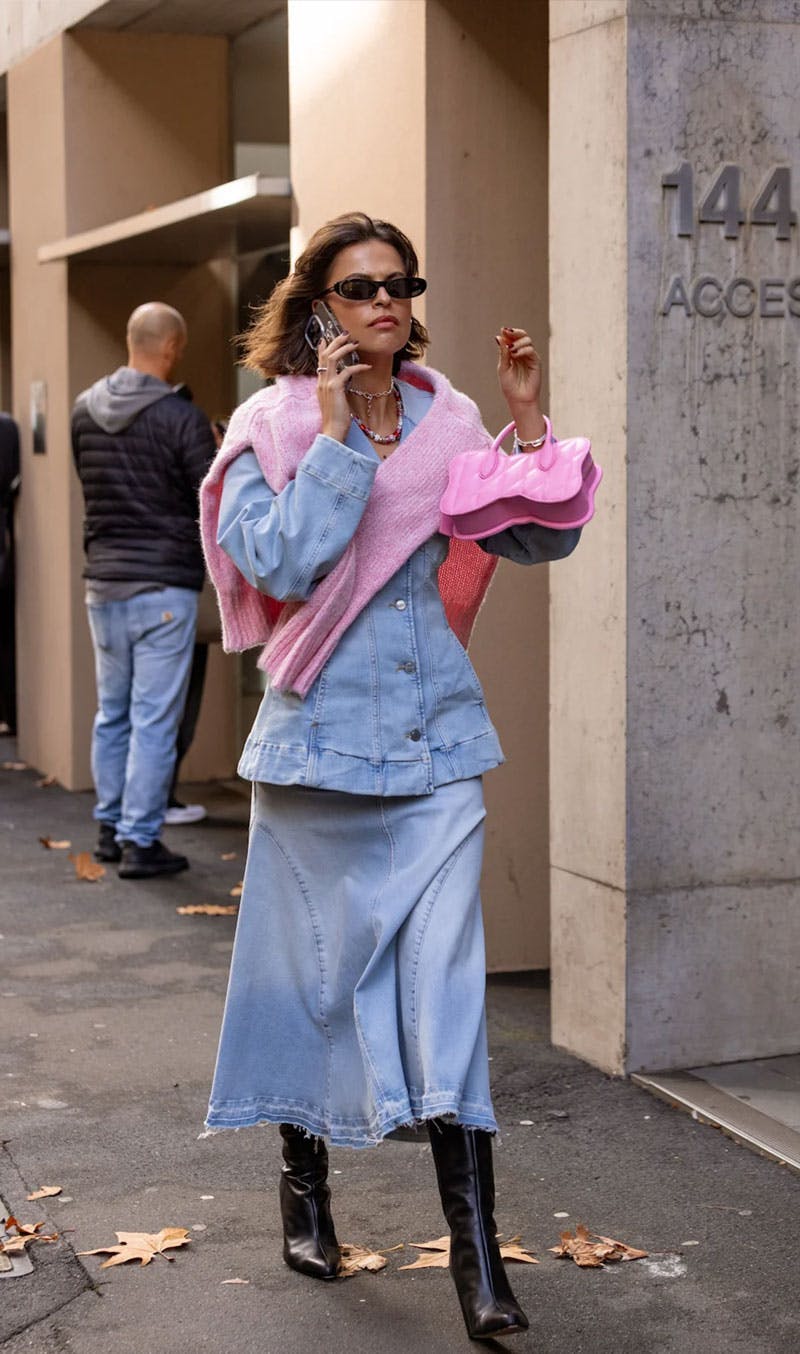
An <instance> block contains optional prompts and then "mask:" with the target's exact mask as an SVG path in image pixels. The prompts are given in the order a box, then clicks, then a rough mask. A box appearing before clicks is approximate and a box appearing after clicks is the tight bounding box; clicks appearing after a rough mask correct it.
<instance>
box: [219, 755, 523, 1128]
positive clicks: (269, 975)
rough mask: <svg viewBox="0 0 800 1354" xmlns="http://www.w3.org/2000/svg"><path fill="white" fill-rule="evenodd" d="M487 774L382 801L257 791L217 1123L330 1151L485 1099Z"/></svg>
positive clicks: (483, 1110)
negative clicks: (312, 1137) (294, 1131)
mask: <svg viewBox="0 0 800 1354" xmlns="http://www.w3.org/2000/svg"><path fill="white" fill-rule="evenodd" d="M483 820H484V806H483V788H482V783H481V780H480V777H474V778H472V779H469V780H463V781H454V782H452V783H450V784H447V785H442V786H439V787H438V788H437V789H436V790H435V791H434V793H433V794H432V795H425V796H414V797H402V798H381V797H377V796H372V795H353V794H346V793H342V792H338V791H331V790H316V789H305V788H303V787H297V786H278V785H267V784H263V783H257V784H255V785H254V786H253V809H252V815H251V823H250V843H249V849H248V856H247V865H246V869H245V876H244V888H243V892H242V897H241V904H240V910H239V917H238V925H237V930H236V940H235V944H234V949H233V957H232V961H231V972H230V980H229V985H228V995H227V1000H226V1004H225V1014H224V1018H223V1024H222V1033H221V1036H220V1045H219V1052H218V1056H217V1065H216V1071H215V1074H214V1084H213V1088H212V1092H211V1103H210V1106H209V1113H208V1120H207V1124H208V1128H209V1130H211V1131H214V1130H218V1129H224V1128H244V1127H247V1126H249V1125H253V1124H259V1123H292V1124H297V1125H299V1126H300V1127H302V1128H304V1129H306V1130H307V1131H308V1132H309V1133H313V1134H316V1135H318V1136H321V1137H326V1138H328V1139H329V1141H330V1142H331V1143H333V1144H335V1145H340V1146H345V1147H368V1146H371V1145H373V1144H375V1143H377V1142H379V1141H380V1140H381V1139H382V1138H383V1137H384V1136H385V1135H386V1134H387V1133H390V1132H391V1131H392V1130H393V1129H396V1128H399V1127H401V1126H404V1125H409V1124H416V1123H419V1122H421V1121H422V1120H425V1119H429V1118H433V1117H437V1116H449V1117H450V1118H451V1119H453V1120H455V1121H456V1122H458V1123H461V1124H464V1125H466V1126H468V1127H473V1128H482V1129H488V1130H490V1131H494V1130H495V1129H496V1128H497V1125H496V1122H495V1118H494V1113H493V1110H492V1104H491V1096H490V1092H489V1075H488V1056H487V1044H486V1019H485V1009H484V998H485V956H484V939H483V920H482V916H481V905H480V894H479V879H480V871H481V861H482V855H483Z"/></svg>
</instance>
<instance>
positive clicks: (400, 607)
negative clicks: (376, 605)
mask: <svg viewBox="0 0 800 1354" xmlns="http://www.w3.org/2000/svg"><path fill="white" fill-rule="evenodd" d="M394 605H395V607H396V608H397V610H398V611H405V609H406V604H405V602H404V601H403V599H402V597H398V599H397V601H396V602H395V604H394Z"/></svg>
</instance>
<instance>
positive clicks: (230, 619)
mask: <svg viewBox="0 0 800 1354" xmlns="http://www.w3.org/2000/svg"><path fill="white" fill-rule="evenodd" d="M400 377H401V379H402V380H404V381H408V382H410V383H412V384H414V385H417V386H420V387H421V388H422V389H427V390H432V391H433V400H432V402H431V405H430V408H429V410H428V412H427V413H426V415H425V418H424V419H423V421H422V422H421V423H420V424H419V426H418V427H417V428H415V429H414V430H413V432H411V433H410V434H409V436H408V437H407V438H406V439H405V441H404V442H403V443H402V445H401V446H400V447H398V449H397V450H396V451H395V452H394V453H393V454H392V455H391V456H390V457H388V458H387V460H385V461H383V462H382V463H381V465H380V466H379V467H378V470H377V473H376V475H375V481H374V483H373V486H372V490H371V493H370V497H369V502H368V503H367V506H366V508H365V510H364V515H363V517H362V518H361V521H360V523H359V525H358V529H357V530H356V532H355V534H354V536H353V538H352V540H351V541H350V543H349V545H348V546H347V548H346V550H345V552H344V554H343V555H342V557H341V559H340V560H339V562H338V564H337V565H336V566H335V568H333V569H332V570H331V572H330V573H329V574H328V575H327V576H326V577H325V578H323V579H322V580H321V581H320V582H319V583H318V584H317V586H316V588H315V589H314V592H313V593H312V595H311V596H310V597H309V598H308V600H307V601H305V602H288V603H285V604H282V603H280V602H277V601H275V599H274V598H272V597H268V596H266V595H265V594H263V593H261V592H258V591H257V590H256V589H255V588H253V587H251V585H250V584H249V583H248V582H247V581H246V580H245V579H244V578H243V576H242V575H241V574H240V572H239V570H238V569H237V568H236V566H235V565H234V564H233V562H232V560H230V559H229V558H228V556H227V555H226V554H225V552H224V551H223V550H222V549H220V547H219V546H218V545H217V523H218V519H219V505H220V498H221V494H222V485H223V480H224V476H225V471H226V470H227V468H228V466H229V465H230V463H231V461H232V460H233V459H234V458H235V457H236V456H238V455H239V454H240V453H241V452H242V451H244V450H245V449H246V448H248V447H252V448H253V450H254V452H255V454H256V456H257V458H258V462H259V465H260V466H261V469H262V471H263V473H264V478H265V479H266V481H267V483H268V484H269V486H270V488H271V489H272V490H273V491H274V492H275V493H280V492H281V490H282V489H283V488H284V487H285V486H286V485H287V484H288V483H289V481H290V480H292V479H294V476H295V474H296V472H297V467H298V465H299V463H300V461H301V460H302V459H303V457H304V456H305V454H306V452H307V451H308V449H309V447H310V446H311V443H312V442H313V441H314V438H315V437H316V435H317V434H318V433H319V432H320V430H321V427H322V418H321V414H320V408H319V403H318V401H317V394H316V381H315V380H314V378H313V377H311V376H281V377H279V378H278V380H277V382H276V384H275V385H274V386H271V387H268V388H267V389H265V390H261V391H259V392H258V393H257V394H255V395H253V396H252V397H251V398H250V399H249V400H247V401H245V403H244V404H242V405H240V406H239V408H238V409H237V410H236V411H235V412H234V414H233V416H232V417H231V421H230V424H229V427H228V432H227V435H226V437H225V441H224V443H223V445H222V447H221V448H220V451H219V453H218V455H217V456H216V458H215V460H214V462H213V464H212V466H211V469H210V470H209V472H208V475H207V476H206V478H205V480H204V481H203V484H202V486H201V490H200V525H201V530H202V537H203V547H204V549H205V554H206V562H207V565H208V572H209V574H210V576H211V579H212V582H213V583H214V586H215V588H216V590H217V595H218V598H219V606H220V612H221V615H222V637H223V646H224V648H225V649H226V650H227V651H228V652H230V651H240V650H242V649H250V648H252V647H253V646H254V645H258V644H263V645H264V649H263V652H262V654H261V656H260V658H259V667H261V668H263V669H264V670H265V671H266V672H267V673H269V676H270V677H271V679H272V682H273V685H274V686H275V687H276V688H277V689H278V690H280V691H289V690H291V691H296V692H298V693H299V694H300V695H301V696H305V695H306V693H307V692H308V690H309V688H310V687H311V686H312V684H313V682H314V681H315V679H316V678H317V676H318V675H319V673H320V672H321V670H322V668H323V667H324V665H325V663H326V662H327V660H328V659H329V658H330V656H331V654H332V653H333V651H334V649H335V648H336V645H337V643H338V642H339V640H340V638H341V636H342V635H343V634H344V632H345V630H346V629H347V628H348V626H349V625H351V624H352V622H353V621H354V620H355V618H356V616H358V614H359V612H360V611H361V610H362V609H363V608H364V607H365V606H366V605H367V603H368V602H369V601H370V600H371V599H372V598H373V597H374V596H375V594H376V593H377V592H378V591H379V590H380V589H381V588H382V587H383V586H384V585H385V584H386V583H388V581H389V579H390V578H391V577H392V576H393V574H395V573H396V572H397V570H398V569H399V568H400V567H401V565H402V564H404V563H405V561H406V560H407V559H408V558H409V556H410V555H412V554H413V553H414V551H415V550H417V549H418V547H419V546H421V545H422V544H423V543H424V542H425V541H426V540H428V539H429V538H430V537H431V536H433V535H434V534H435V533H436V531H437V530H438V527H439V500H440V499H441V496H442V494H443V492H444V488H445V485H446V483H447V466H448V462H449V461H450V458H451V457H452V456H454V455H456V453H457V452H460V451H471V450H475V451H479V450H481V449H482V448H483V447H489V446H490V445H491V438H490V437H489V434H488V433H487V432H486V430H485V428H484V427H483V424H482V423H481V417H480V414H479V412H478V409H477V407H476V405H475V404H474V403H473V402H472V400H470V399H468V398H467V396H466V395H462V394H460V393H459V392H458V391H457V390H454V389H453V387H452V386H451V385H450V383H449V381H447V380H446V378H445V377H444V376H442V375H441V373H440V372H437V371H434V370H433V369H432V368H429V367H422V366H418V365H417V364H416V363H411V362H407V363H404V364H403V366H402V368H401V370H400ZM496 565H497V560H496V559H495V558H492V557H490V556H488V555H486V554H484V552H483V551H482V550H481V549H480V547H479V546H477V545H475V543H474V542H472V541H456V540H453V541H451V544H450V551H449V554H448V557H447V559H446V560H445V563H444V564H443V565H442V568H441V570H440V571H439V588H440V591H441V595H442V601H443V603H444V607H445V611H446V614H447V619H448V621H449V623H450V625H451V626H452V628H453V630H454V631H455V633H456V635H457V636H458V638H459V639H460V641H461V643H462V644H464V645H465V646H466V644H467V642H468V640H469V636H470V633H471V631H472V626H473V624H474V621H475V617H476V616H477V614H478V610H479V608H480V605H481V602H482V601H483V598H484V595H485V593H486V589H487V587H488V586H489V582H490V580H491V577H492V574H493V573H494V570H495V567H496Z"/></svg>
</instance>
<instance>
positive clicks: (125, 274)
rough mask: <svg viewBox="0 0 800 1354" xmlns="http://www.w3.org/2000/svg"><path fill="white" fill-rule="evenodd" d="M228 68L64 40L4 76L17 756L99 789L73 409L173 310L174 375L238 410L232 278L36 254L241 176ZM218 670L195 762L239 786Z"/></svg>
mask: <svg viewBox="0 0 800 1354" xmlns="http://www.w3.org/2000/svg"><path fill="white" fill-rule="evenodd" d="M227 59H228V49H227V42H226V41H225V40H224V39H220V38H207V37H197V36H175V35H172V36H168V35H165V34H159V35H150V34H147V35H144V34H138V35H133V34H124V33H110V32H91V31H83V30H82V31H81V32H80V33H79V34H74V35H64V36H62V37H57V38H54V39H53V40H52V41H51V42H49V43H47V44H45V45H44V46H43V47H41V48H39V49H38V50H37V51H35V52H34V53H33V54H32V55H31V56H29V57H27V58H25V59H24V60H22V61H20V62H19V63H18V64H17V65H16V66H14V67H13V68H12V70H11V71H10V72H9V75H8V102H9V179H10V196H11V230H12V234H13V237H14V248H13V252H12V287H13V321H12V330H13V359H14V412H15V414H16V416H17V417H18V419H19V420H20V424H21V433H22V458H23V469H22V486H23V487H22V493H21V497H20V503H19V513H18V523H19V551H18V575H17V576H18V615H19V617H20V622H21V624H20V627H19V629H20V635H19V659H18V664H19V711H18V723H19V746H20V753H21V755H22V756H23V757H24V758H25V759H26V760H27V761H29V762H30V763H31V764H32V765H34V766H37V767H40V768H41V769H42V770H44V771H47V772H48V773H52V774H55V775H56V776H58V778H59V780H60V781H62V783H63V784H65V785H67V786H69V787H70V788H83V787H87V786H88V785H90V784H91V778H90V773H89V733H90V726H91V719H92V716H93V713H94V708H95V698H94V683H93V671H92V667H93V664H92V648H91V642H90V638H89V633H88V627H87V625H86V619H85V612H84V606H83V585H82V582H81V578H80V574H81V571H82V567H83V551H82V543H81V525H82V517H83V505H82V497H81V493H80V486H79V484H78V481H77V477H76V475H75V472H74V469H73V466H72V456H71V449H70V444H69V414H70V409H71V406H72V402H73V400H74V398H75V396H76V395H77V394H78V393H79V391H80V390H81V389H83V388H84V387H85V386H86V385H87V384H89V383H90V382H91V381H93V380H96V379H97V378H98V377H99V376H101V375H103V374H104V373H106V372H108V371H112V370H114V368H115V367H116V366H118V365H119V364H120V362H121V361H123V360H124V331H125V321H126V319H127V316H128V314H129V313H130V311H131V310H132V309H133V307H134V306H135V305H137V304H139V303H140V302H141V301H144V300H150V299H154V298H160V299H164V300H167V301H169V302H170V303H171V304H174V305H176V306H178V308H179V309H180V310H181V311H182V312H183V313H184V315H185V316H186V319H187V323H188V326H189V332H190V347H189V351H188V354H187V359H186V362H185V366H184V369H183V371H181V372H180V373H178V374H179V376H180V377H182V378H183V379H186V380H187V381H188V382H189V384H190V385H191V386H192V389H193V391H194V394H195V398H196V399H197V401H198V403H199V404H200V405H201V407H204V408H205V409H206V410H207V411H208V412H209V414H210V415H212V416H213V415H215V414H218V413H219V412H222V411H225V410H227V409H229V408H230V403H231V398H232V389H231V386H232V371H231V361H230V352H229V348H228V337H229V335H230V332H231V329H232V327H233V296H232V278H231V274H230V271H229V270H227V271H226V268H225V267H224V266H219V265H217V266H206V267H204V268H194V269H184V268H176V267H174V266H173V267H171V268H164V267H154V266H147V267H143V266H141V265H136V264H130V265H128V264H121V263H120V264H113V265H111V264H107V265H100V264H92V265H89V264H86V263H81V262H80V261H74V262H72V263H70V264H65V263H50V264H40V263H38V261H37V250H38V248H39V247H40V246H41V245H43V244H48V243H51V242H53V241H55V240H59V239H63V238H64V237H65V236H67V235H69V234H72V233H76V232H78V231H81V230H85V229H88V228H90V227H92V226H95V225H101V224H104V223H106V222H108V221H109V220H112V219H117V218H120V217H124V216H125V215H128V214H132V213H134V212H137V211H141V210H143V209H145V208H146V207H147V206H150V205H153V206H155V205H160V204H162V203H165V202H169V201H173V200H174V199H175V198H177V197H181V196H186V195H189V194H190V193H194V192H199V191H201V190H202V189H205V188H208V187H211V186H213V185H214V184H216V183H219V182H222V181H224V180H225V179H226V178H227V177H228V171H229V164H230V148H229V137H228V127H227V114H228V94H227ZM43 89H47V90H48V94H49V97H48V99H46V100H44V99H43V98H42V90H43ZM33 381H44V382H45V383H46V388H47V451H46V454H45V455H34V454H33V448H32V438H31V421H30V413H29V405H30V390H31V382H33ZM211 667H212V671H211V673H210V676H209V689H208V692H207V696H206V701H205V705H206V706H207V707H209V708H210V707H211V706H212V705H213V706H216V707H217V709H216V711H215V719H214V725H213V732H212V729H211V728H207V729H206V730H205V731H203V730H202V729H201V732H200V734H199V736H198V743H197V746H196V747H195V748H194V749H193V753H192V758H193V765H194V769H195V774H203V773H205V774H207V775H214V774H230V771H231V769H232V761H233V752H234V748H233V726H234V718H235V663H233V662H227V663H224V662H223V660H222V659H221V657H220V656H219V655H217V654H215V655H214V660H213V662H212V665H211ZM191 771H192V763H188V764H187V772H189V773H191Z"/></svg>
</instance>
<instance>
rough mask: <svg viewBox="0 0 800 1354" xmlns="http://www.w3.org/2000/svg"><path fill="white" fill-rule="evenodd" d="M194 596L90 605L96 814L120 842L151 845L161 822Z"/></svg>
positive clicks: (160, 593) (182, 591)
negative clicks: (92, 648) (93, 659)
mask: <svg viewBox="0 0 800 1354" xmlns="http://www.w3.org/2000/svg"><path fill="white" fill-rule="evenodd" d="M197 598H198V594H197V593H196V592H193V591H192V589H191V588H159V589H158V590H157V591H153V592H142V593H139V594H138V595H137V596H136V597H129V598H128V599H127V600H125V601H121V602H101V603H99V604H95V603H92V604H87V608H86V610H87V612H88V615H89V628H90V629H91V632H92V642H93V644H94V657H95V675H96V680H97V705H98V709H97V714H96V716H95V721H94V728H93V731H92V776H93V779H94V785H95V791H96V793H97V803H96V805H95V809H94V817H95V819H97V820H98V821H99V822H104V823H113V824H114V825H115V827H116V830H117V831H116V837H117V841H132V842H136V844H137V845H138V846H149V845H150V844H151V843H152V842H154V841H156V840H157V838H158V834H159V832H160V830H161V825H162V823H163V821H164V814H165V813H166V808H167V798H168V795H169V788H170V784H171V782H172V773H173V770H174V767H175V739H176V736H177V732H178V725H179V723H180V720H181V715H182V713H183V707H184V704H185V702H186V690H187V687H188V685H189V673H190V670H191V666H192V651H193V648H194V636H195V629H196V626H197Z"/></svg>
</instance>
